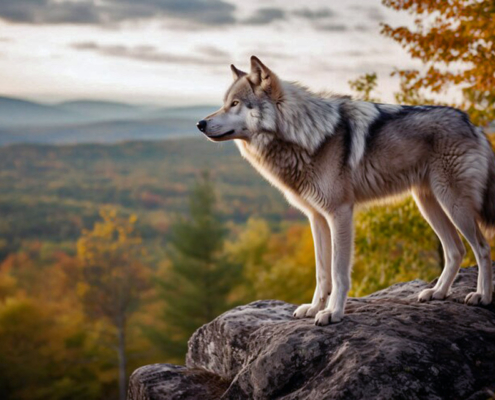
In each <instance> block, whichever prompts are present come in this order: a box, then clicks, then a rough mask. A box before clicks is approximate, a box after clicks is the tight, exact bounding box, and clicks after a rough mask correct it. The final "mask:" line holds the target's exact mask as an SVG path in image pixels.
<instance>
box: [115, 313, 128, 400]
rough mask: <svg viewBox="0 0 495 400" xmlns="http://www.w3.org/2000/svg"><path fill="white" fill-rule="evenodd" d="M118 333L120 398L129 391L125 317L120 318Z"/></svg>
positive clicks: (120, 399)
mask: <svg viewBox="0 0 495 400" xmlns="http://www.w3.org/2000/svg"><path fill="white" fill-rule="evenodd" d="M117 335H118V339H119V344H118V350H117V351H118V354H119V400H125V399H126V392H127V358H126V354H125V317H122V318H120V320H119V324H118V326H117Z"/></svg>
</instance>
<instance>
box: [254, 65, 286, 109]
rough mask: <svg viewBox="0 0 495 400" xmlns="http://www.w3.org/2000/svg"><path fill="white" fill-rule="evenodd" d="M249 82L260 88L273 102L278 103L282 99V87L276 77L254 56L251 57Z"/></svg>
mask: <svg viewBox="0 0 495 400" xmlns="http://www.w3.org/2000/svg"><path fill="white" fill-rule="evenodd" d="M249 80H250V81H251V83H252V84H253V85H255V86H259V87H261V88H262V89H263V90H264V91H265V92H266V93H267V94H268V95H269V96H270V97H271V98H272V99H273V100H275V101H280V99H281V98H282V85H281V83H280V80H279V79H278V77H277V75H275V74H274V73H273V72H272V71H271V70H270V69H269V68H268V67H267V66H266V65H265V64H263V63H262V62H261V61H260V59H259V58H258V57H256V56H252V57H251V73H250V74H249Z"/></svg>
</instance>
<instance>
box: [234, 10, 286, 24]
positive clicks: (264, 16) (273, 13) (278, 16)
mask: <svg viewBox="0 0 495 400" xmlns="http://www.w3.org/2000/svg"><path fill="white" fill-rule="evenodd" d="M285 18H286V15H285V11H284V10H282V9H281V8H275V7H265V8H258V9H257V10H256V12H255V13H254V14H253V15H252V16H251V17H249V18H248V19H245V20H244V21H243V23H244V24H247V25H268V24H270V23H272V22H273V21H278V20H284V19H285Z"/></svg>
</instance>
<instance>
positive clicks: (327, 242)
mask: <svg viewBox="0 0 495 400" xmlns="http://www.w3.org/2000/svg"><path fill="white" fill-rule="evenodd" d="M309 222H310V224H311V232H312V233H313V242H314V245H315V261H316V289H315V294H314V295H313V301H312V302H311V304H303V305H301V306H299V307H298V308H297V309H296V311H294V317H295V318H304V317H314V316H315V315H316V314H317V313H318V311H321V310H323V309H324V308H325V307H326V306H327V302H328V297H329V296H330V293H331V291H332V275H331V274H332V268H331V264H332V240H331V237H330V228H329V226H328V223H327V220H326V219H325V217H323V215H321V214H318V213H316V212H314V213H312V214H310V215H309Z"/></svg>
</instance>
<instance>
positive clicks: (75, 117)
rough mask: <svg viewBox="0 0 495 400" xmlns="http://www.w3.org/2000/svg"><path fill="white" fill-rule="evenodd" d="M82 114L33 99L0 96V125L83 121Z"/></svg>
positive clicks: (33, 124) (53, 123)
mask: <svg viewBox="0 0 495 400" xmlns="http://www.w3.org/2000/svg"><path fill="white" fill-rule="evenodd" d="M84 119H85V116H84V115H81V114H79V113H77V112H75V111H73V110H64V109H63V108H61V107H57V106H52V105H48V104H40V103H35V102H33V101H28V100H22V99H15V98H10V97H0V126H1V127H15V126H39V125H45V124H47V125H57V124H67V123H74V122H78V121H83V120H84Z"/></svg>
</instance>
